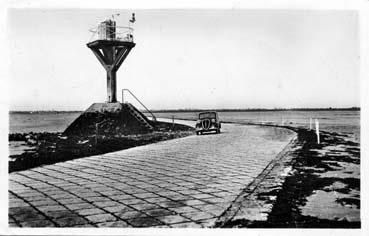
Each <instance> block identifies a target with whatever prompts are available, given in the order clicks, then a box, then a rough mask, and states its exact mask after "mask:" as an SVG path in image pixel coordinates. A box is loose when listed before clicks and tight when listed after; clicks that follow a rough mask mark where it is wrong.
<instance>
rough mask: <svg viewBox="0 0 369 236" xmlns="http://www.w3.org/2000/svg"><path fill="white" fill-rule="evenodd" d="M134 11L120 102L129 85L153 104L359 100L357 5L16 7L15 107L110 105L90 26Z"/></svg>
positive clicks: (123, 19)
mask: <svg viewBox="0 0 369 236" xmlns="http://www.w3.org/2000/svg"><path fill="white" fill-rule="evenodd" d="M132 12H135V14H136V22H135V24H134V40H135V43H136V47H135V48H133V49H132V51H131V52H130V54H129V55H128V57H127V58H126V60H125V62H124V63H123V65H122V66H121V68H120V69H119V71H118V73H117V88H118V91H117V94H118V100H121V92H120V91H121V89H122V88H128V89H130V90H131V91H132V92H133V93H134V94H135V95H136V96H137V97H139V98H140V99H141V100H142V102H143V103H144V104H145V105H146V106H147V107H149V108H150V109H186V108H199V109H216V108H296V107H352V106H360V80H359V60H360V58H359V56H360V55H359V46H360V44H359V32H358V31H359V28H358V27H359V26H358V14H357V12H356V11H350V10H342V11H338V10H251V9H245V10H210V9H209V10H204V9H202V10H190V9H187V10H173V9H168V10H130V11H128V10H96V9H95V10H92V9H10V10H9V11H8V16H7V37H8V40H7V42H8V48H9V52H10V68H9V70H10V78H9V80H8V84H9V91H11V92H9V95H10V98H9V100H10V106H9V109H10V110H85V109H86V108H88V107H89V106H90V105H91V104H92V103H94V102H104V101H105V100H106V72H105V70H104V68H103V67H102V66H101V65H100V63H99V62H98V60H97V59H96V58H95V56H94V55H93V53H92V52H91V51H90V49H88V48H87V47H86V43H87V42H88V41H89V39H90V37H91V33H90V32H89V31H88V29H90V28H93V27H96V26H97V25H98V23H99V22H101V21H103V20H105V19H107V18H109V17H110V16H111V15H112V14H115V13H120V16H119V17H116V20H117V24H118V25H123V26H125V25H127V22H128V20H129V19H130V15H131V13H132ZM128 100H129V101H131V102H132V103H134V104H135V102H134V101H133V99H132V98H131V97H128Z"/></svg>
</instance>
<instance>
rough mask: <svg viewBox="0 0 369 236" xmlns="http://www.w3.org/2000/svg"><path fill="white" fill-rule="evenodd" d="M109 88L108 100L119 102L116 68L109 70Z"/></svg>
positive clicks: (107, 72)
mask: <svg viewBox="0 0 369 236" xmlns="http://www.w3.org/2000/svg"><path fill="white" fill-rule="evenodd" d="M106 74H107V89H108V99H107V101H108V102H117V72H116V71H115V70H112V69H110V70H107V71H106Z"/></svg>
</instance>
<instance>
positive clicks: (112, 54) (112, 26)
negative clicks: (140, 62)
mask: <svg viewBox="0 0 369 236" xmlns="http://www.w3.org/2000/svg"><path fill="white" fill-rule="evenodd" d="M132 18H134V14H133V15H132ZM130 23H133V22H132V19H131V20H130ZM90 31H91V32H93V36H92V38H93V40H90V42H89V43H87V47H88V48H90V49H91V50H92V52H93V53H94V54H95V56H96V57H97V59H98V60H99V62H100V63H101V65H102V66H103V67H104V68H105V70H106V74H107V102H110V103H112V102H117V78H116V76H117V71H118V69H119V67H120V66H121V65H122V63H123V62H124V60H125V59H126V57H127V56H128V54H129V52H130V51H131V49H132V48H133V47H134V46H135V45H136V44H135V43H134V42H133V35H132V32H133V28H132V27H130V26H129V27H122V26H117V25H116V22H115V20H114V19H113V20H111V19H109V20H105V21H103V22H101V23H100V24H99V25H98V26H97V27H96V28H94V29H91V30H90Z"/></svg>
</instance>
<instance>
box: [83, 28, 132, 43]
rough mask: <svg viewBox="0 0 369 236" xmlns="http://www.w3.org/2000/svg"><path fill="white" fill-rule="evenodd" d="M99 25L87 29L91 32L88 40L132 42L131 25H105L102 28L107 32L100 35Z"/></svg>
mask: <svg viewBox="0 0 369 236" xmlns="http://www.w3.org/2000/svg"><path fill="white" fill-rule="evenodd" d="M101 27H102V26H101V25H99V26H97V27H94V28H91V29H89V31H90V32H91V33H92V36H91V38H90V40H89V42H92V41H95V40H101V39H103V40H116V41H122V42H133V35H132V33H133V28H132V27H126V26H109V25H105V26H104V28H105V30H106V31H107V32H108V33H107V34H104V35H100V34H99V32H101Z"/></svg>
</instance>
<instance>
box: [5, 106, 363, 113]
mask: <svg viewBox="0 0 369 236" xmlns="http://www.w3.org/2000/svg"><path fill="white" fill-rule="evenodd" d="M288 110H292V111H293V110H299V111H304V110H305V111H314V110H361V107H360V106H352V107H314V108H308V107H293V108H177V109H173V108H169V109H151V110H150V111H151V112H176V111H177V112H191V111H193V112H195V111H288ZM83 111H84V110H9V113H21V112H23V113H31V112H32V113H34V112H35V113H36V112H83Z"/></svg>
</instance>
